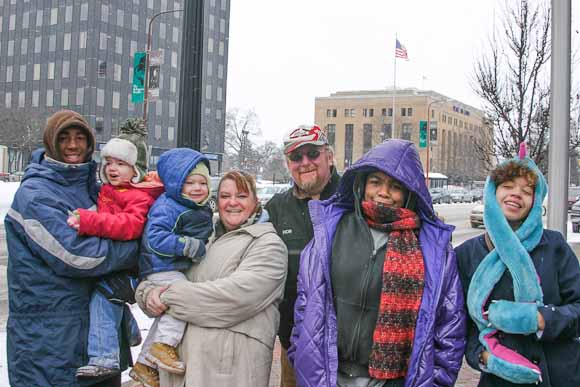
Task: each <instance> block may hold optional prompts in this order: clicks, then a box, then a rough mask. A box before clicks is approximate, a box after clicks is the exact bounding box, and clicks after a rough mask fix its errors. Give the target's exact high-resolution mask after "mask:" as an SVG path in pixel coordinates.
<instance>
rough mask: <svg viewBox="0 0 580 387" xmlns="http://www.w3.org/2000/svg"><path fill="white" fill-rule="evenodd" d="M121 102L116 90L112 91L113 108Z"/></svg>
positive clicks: (117, 106)
mask: <svg viewBox="0 0 580 387" xmlns="http://www.w3.org/2000/svg"><path fill="white" fill-rule="evenodd" d="M120 103H121V94H119V92H118V91H113V109H118V108H119V106H120Z"/></svg>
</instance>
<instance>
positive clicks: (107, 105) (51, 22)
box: [0, 0, 229, 163]
mask: <svg viewBox="0 0 580 387" xmlns="http://www.w3.org/2000/svg"><path fill="white" fill-rule="evenodd" d="M184 1H187V0H178V1H176V0H0V105H1V106H5V107H6V108H8V109H34V110H35V111H37V112H40V113H41V114H43V115H44V116H48V115H50V114H51V113H52V112H54V111H56V110H59V109H62V108H69V109H72V110H76V111H78V112H80V113H82V114H83V115H85V116H86V117H87V118H88V120H89V122H90V124H91V125H92V126H93V127H94V128H95V130H96V133H97V139H98V141H99V142H100V143H104V142H106V141H107V140H108V139H109V138H110V137H111V136H112V135H115V134H116V133H117V130H118V127H119V125H120V124H122V123H123V121H124V120H125V119H126V118H127V117H131V116H137V117H141V116H142V114H143V104H133V103H131V91H132V79H133V57H134V54H135V52H137V51H145V49H146V43H147V26H148V24H149V20H151V18H152V17H153V16H154V15H155V14H157V13H159V12H164V11H171V10H179V9H182V8H183V2H184ZM182 29H183V15H182V12H172V13H168V14H165V15H161V16H159V17H157V18H156V19H155V21H154V22H153V28H152V45H151V48H152V50H162V51H163V62H162V64H161V69H160V70H161V71H160V79H159V85H160V87H159V98H158V99H157V100H156V101H153V102H150V104H149V111H148V128H149V144H150V145H151V146H152V161H153V162H154V163H155V162H156V161H157V157H158V155H159V154H160V153H161V152H163V151H164V150H165V149H168V148H172V147H175V146H176V141H177V140H176V139H177V133H176V130H177V127H178V123H177V119H178V118H177V117H178V112H177V109H178V106H179V103H178V98H179V92H180V90H179V88H180V85H179V80H180V63H181V60H180V59H181V58H180V56H181V55H180V52H181V50H182V45H181V36H182ZM228 33H229V0H205V1H204V38H203V41H204V49H203V51H204V59H203V89H204V92H203V98H202V105H201V109H202V110H201V111H202V113H203V115H202V124H201V128H202V131H201V145H202V151H205V152H212V153H223V146H224V145H223V143H224V133H225V105H226V79H227V55H228ZM0 145H2V138H0ZM4 145H10V144H4Z"/></svg>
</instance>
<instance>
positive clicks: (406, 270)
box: [362, 200, 425, 379]
mask: <svg viewBox="0 0 580 387" xmlns="http://www.w3.org/2000/svg"><path fill="white" fill-rule="evenodd" d="M362 211H363V214H364V216H365V219H366V221H367V223H368V225H369V227H371V228H374V229H376V230H381V231H385V232H387V233H388V234H389V241H388V243H387V253H386V255H385V263H384V265H383V288H382V291H381V302H380V306H379V316H378V318H377V324H376V326H375V331H374V333H373V347H372V350H371V354H370V357H369V374H370V376H371V377H373V378H375V379H396V378H400V377H404V376H405V375H406V374H407V370H408V366H409V360H410V358H411V350H412V349H413V339H414V337H415V323H416V321H417V315H418V313H419V306H420V305H421V296H422V295H423V286H424V283H425V281H424V278H425V266H424V263H423V254H422V253H421V248H420V246H419V240H418V239H417V236H416V235H415V233H414V231H413V230H415V229H418V228H419V226H420V221H419V217H418V216H417V215H416V214H415V212H413V211H411V210H408V209H406V208H390V207H385V206H382V205H380V204H377V203H375V202H372V201H367V200H364V201H363V202H362Z"/></svg>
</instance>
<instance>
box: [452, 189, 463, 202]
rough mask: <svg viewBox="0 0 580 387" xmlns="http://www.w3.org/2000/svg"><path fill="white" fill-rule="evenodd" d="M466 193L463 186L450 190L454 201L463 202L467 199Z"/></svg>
mask: <svg viewBox="0 0 580 387" xmlns="http://www.w3.org/2000/svg"><path fill="white" fill-rule="evenodd" d="M465 194H466V191H465V190H464V189H463V188H456V189H454V190H451V191H449V195H451V201H452V202H453V203H462V202H464V201H465Z"/></svg>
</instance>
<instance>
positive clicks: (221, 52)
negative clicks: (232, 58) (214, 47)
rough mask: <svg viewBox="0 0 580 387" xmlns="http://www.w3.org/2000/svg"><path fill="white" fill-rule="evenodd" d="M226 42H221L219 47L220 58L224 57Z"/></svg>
mask: <svg viewBox="0 0 580 387" xmlns="http://www.w3.org/2000/svg"><path fill="white" fill-rule="evenodd" d="M224 49H225V48H224V41H223V40H220V45H219V49H218V54H219V55H220V56H224Z"/></svg>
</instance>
